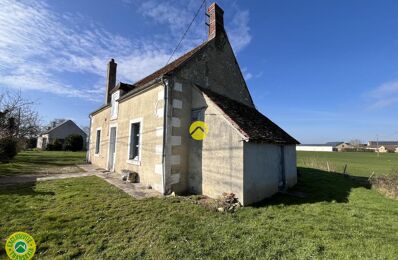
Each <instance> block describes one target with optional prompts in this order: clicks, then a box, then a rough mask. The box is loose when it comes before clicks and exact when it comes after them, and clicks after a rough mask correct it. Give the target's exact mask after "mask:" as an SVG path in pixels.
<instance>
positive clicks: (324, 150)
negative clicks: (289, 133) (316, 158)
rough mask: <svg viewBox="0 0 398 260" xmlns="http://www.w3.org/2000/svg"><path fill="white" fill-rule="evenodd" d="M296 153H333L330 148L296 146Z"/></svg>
mask: <svg viewBox="0 0 398 260" xmlns="http://www.w3.org/2000/svg"><path fill="white" fill-rule="evenodd" d="M296 150H297V151H308V152H333V147H332V146H302V145H297V146H296Z"/></svg>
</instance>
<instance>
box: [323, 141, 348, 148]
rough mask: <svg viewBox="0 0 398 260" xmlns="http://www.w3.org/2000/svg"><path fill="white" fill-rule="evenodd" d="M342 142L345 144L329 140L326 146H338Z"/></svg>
mask: <svg viewBox="0 0 398 260" xmlns="http://www.w3.org/2000/svg"><path fill="white" fill-rule="evenodd" d="M340 144H344V142H327V143H326V144H325V145H326V146H333V147H336V146H338V145H340Z"/></svg>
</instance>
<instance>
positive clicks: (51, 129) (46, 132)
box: [41, 119, 86, 135]
mask: <svg viewBox="0 0 398 260" xmlns="http://www.w3.org/2000/svg"><path fill="white" fill-rule="evenodd" d="M69 122H71V123H72V124H74V125H76V124H75V122H73V121H72V120H70V119H69V120H66V121H64V122H62V123H61V124H59V125H57V126H55V127H53V128H50V129H48V130H47V131H45V132H43V133H41V135H45V134H48V133H50V132H52V131H53V130H55V129H57V128H59V127H61V126H63V125H65V124H66V123H69ZM76 126H77V125H76ZM77 127H78V126H77ZM78 128H79V129H80V130H81V131H82V132H83V133H84V131H83V130H82V129H81V128H80V127H78ZM84 134H86V133H84Z"/></svg>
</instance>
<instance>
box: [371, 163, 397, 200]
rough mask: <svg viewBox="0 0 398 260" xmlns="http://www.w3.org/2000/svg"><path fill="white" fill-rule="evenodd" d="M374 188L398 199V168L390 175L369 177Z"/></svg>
mask: <svg viewBox="0 0 398 260" xmlns="http://www.w3.org/2000/svg"><path fill="white" fill-rule="evenodd" d="M369 181H370V183H371V184H372V188H375V189H376V190H378V191H379V192H380V193H382V194H384V195H386V196H387V197H390V198H394V199H398V170H395V171H392V172H391V174H389V175H383V176H376V177H373V175H372V176H371V177H370V178H369Z"/></svg>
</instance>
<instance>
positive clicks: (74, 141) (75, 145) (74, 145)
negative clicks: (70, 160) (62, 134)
mask: <svg viewBox="0 0 398 260" xmlns="http://www.w3.org/2000/svg"><path fill="white" fill-rule="evenodd" d="M64 150H65V151H73V152H76V151H81V150H83V137H82V136H81V135H69V136H68V137H66V138H65V143H64Z"/></svg>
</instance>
